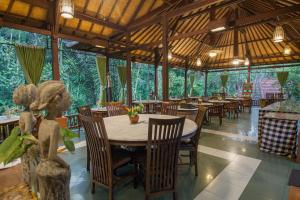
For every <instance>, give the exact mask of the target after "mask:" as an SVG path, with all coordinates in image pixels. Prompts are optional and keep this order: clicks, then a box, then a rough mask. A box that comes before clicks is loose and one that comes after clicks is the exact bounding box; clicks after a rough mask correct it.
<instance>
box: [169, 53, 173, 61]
mask: <svg viewBox="0 0 300 200" xmlns="http://www.w3.org/2000/svg"><path fill="white" fill-rule="evenodd" d="M172 57H173V55H172V52H169V53H168V59H169V60H171V59H172Z"/></svg>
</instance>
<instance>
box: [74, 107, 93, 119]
mask: <svg viewBox="0 0 300 200" xmlns="http://www.w3.org/2000/svg"><path fill="white" fill-rule="evenodd" d="M77 111H78V113H79V114H81V115H84V116H87V117H92V111H91V107H90V106H79V107H78V108H77Z"/></svg>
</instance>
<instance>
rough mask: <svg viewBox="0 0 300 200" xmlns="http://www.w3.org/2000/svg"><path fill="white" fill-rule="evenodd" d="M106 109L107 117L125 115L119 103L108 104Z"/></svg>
mask: <svg viewBox="0 0 300 200" xmlns="http://www.w3.org/2000/svg"><path fill="white" fill-rule="evenodd" d="M106 109H107V113H108V116H109V117H112V116H118V115H124V114H125V111H124V106H123V105H122V103H121V102H110V103H108V104H107V106H106Z"/></svg>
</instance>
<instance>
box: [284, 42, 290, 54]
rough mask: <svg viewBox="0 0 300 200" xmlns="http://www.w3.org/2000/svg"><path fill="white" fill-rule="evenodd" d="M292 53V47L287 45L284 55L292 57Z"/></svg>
mask: <svg viewBox="0 0 300 200" xmlns="http://www.w3.org/2000/svg"><path fill="white" fill-rule="evenodd" d="M291 52H292V49H291V47H290V46H289V45H288V44H287V45H285V47H284V49H283V54H284V55H286V56H288V55H291Z"/></svg>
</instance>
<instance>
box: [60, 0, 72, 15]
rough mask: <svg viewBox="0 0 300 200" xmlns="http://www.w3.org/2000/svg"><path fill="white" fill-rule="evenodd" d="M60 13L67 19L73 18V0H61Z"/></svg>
mask: <svg viewBox="0 0 300 200" xmlns="http://www.w3.org/2000/svg"><path fill="white" fill-rule="evenodd" d="M60 15H61V16H62V17H63V18H66V19H72V18H73V17H74V3H73V0H61V1H60Z"/></svg>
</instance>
